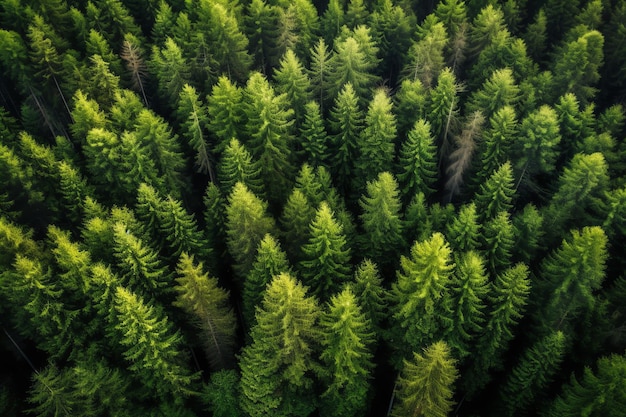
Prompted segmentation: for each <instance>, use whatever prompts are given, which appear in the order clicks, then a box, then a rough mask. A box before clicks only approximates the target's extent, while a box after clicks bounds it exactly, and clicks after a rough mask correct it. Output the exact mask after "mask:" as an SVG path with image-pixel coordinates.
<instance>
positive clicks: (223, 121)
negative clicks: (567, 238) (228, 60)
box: [207, 76, 243, 154]
mask: <svg viewBox="0 0 626 417" xmlns="http://www.w3.org/2000/svg"><path fill="white" fill-rule="evenodd" d="M242 95H243V93H242V91H241V89H240V88H239V87H237V86H236V85H235V84H233V83H232V81H231V80H230V79H229V78H228V77H226V76H221V77H219V79H218V80H217V83H216V84H215V85H214V86H213V89H212V90H211V94H210V95H209V96H208V97H207V112H208V113H209V124H208V126H207V128H208V129H209V132H211V133H212V134H213V135H214V136H215V138H216V139H217V141H216V142H215V148H214V151H215V152H216V153H217V154H221V153H222V151H223V150H224V148H225V147H226V146H227V145H228V143H229V142H230V140H231V139H232V138H239V137H241V131H242V128H241V124H242V121H243V113H242Z"/></svg>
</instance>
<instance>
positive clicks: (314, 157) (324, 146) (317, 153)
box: [299, 101, 330, 166]
mask: <svg viewBox="0 0 626 417" xmlns="http://www.w3.org/2000/svg"><path fill="white" fill-rule="evenodd" d="M303 117H304V120H303V121H302V125H301V126H300V135H299V141H300V146H301V147H302V156H303V159H304V160H306V161H307V162H308V163H310V164H311V165H313V166H322V165H325V164H326V163H327V161H328V159H329V158H330V155H329V151H328V145H329V143H328V142H329V136H328V133H327V132H326V127H325V121H324V118H323V117H322V111H321V107H320V105H319V104H318V103H317V102H316V101H309V102H308V103H306V104H305V105H304V116H303Z"/></svg>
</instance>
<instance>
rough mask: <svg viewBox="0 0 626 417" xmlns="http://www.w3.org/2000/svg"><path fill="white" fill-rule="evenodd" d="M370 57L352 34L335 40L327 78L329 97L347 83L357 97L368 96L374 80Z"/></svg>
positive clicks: (334, 95)
mask: <svg viewBox="0 0 626 417" xmlns="http://www.w3.org/2000/svg"><path fill="white" fill-rule="evenodd" d="M370 58H372V57H368V56H367V54H366V53H365V51H364V50H363V46H362V44H360V43H359V42H358V41H357V39H355V38H354V37H353V36H349V37H347V38H346V39H344V40H339V41H338V42H336V43H335V48H334V55H333V59H332V65H331V69H330V73H329V80H328V82H329V86H330V93H331V97H336V96H337V95H338V94H339V93H340V92H341V91H342V89H343V88H344V86H345V85H346V84H348V83H350V84H351V85H352V87H353V88H354V91H355V93H356V96H357V97H358V98H359V99H365V98H367V97H369V96H370V88H371V87H372V86H373V84H374V82H375V81H376V76H374V75H373V74H372V71H373V69H374V63H373V62H372V61H371V60H370Z"/></svg>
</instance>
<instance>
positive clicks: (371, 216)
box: [359, 172, 404, 265]
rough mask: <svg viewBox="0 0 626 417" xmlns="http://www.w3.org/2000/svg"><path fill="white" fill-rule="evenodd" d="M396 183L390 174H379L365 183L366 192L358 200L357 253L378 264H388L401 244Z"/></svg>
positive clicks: (401, 236) (399, 209)
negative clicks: (358, 247) (361, 231)
mask: <svg viewBox="0 0 626 417" xmlns="http://www.w3.org/2000/svg"><path fill="white" fill-rule="evenodd" d="M399 194H400V193H399V191H398V183H397V182H396V180H395V178H394V177H393V175H391V174H390V173H389V172H381V173H380V174H379V175H378V178H377V179H376V180H375V181H371V182H368V183H367V192H366V193H365V194H364V195H363V196H362V197H361V199H360V200H359V205H360V206H361V209H362V210H363V212H362V214H361V215H360V220H361V223H362V226H363V232H364V233H363V235H361V238H362V239H361V242H360V243H361V244H360V248H361V251H360V253H361V254H362V256H364V257H366V258H370V259H372V260H373V261H374V262H376V263H377V264H378V265H391V264H393V262H394V258H395V256H396V254H397V253H398V251H399V250H400V248H401V247H402V246H403V245H404V239H403V230H402V226H403V225H402V218H401V209H402V203H401V202H400V196H399Z"/></svg>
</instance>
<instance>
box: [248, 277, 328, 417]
mask: <svg viewBox="0 0 626 417" xmlns="http://www.w3.org/2000/svg"><path fill="white" fill-rule="evenodd" d="M319 316H320V310H319V307H318V306H317V302H316V301H315V299H314V298H313V297H310V296H307V295H306V287H304V286H302V284H300V283H298V282H297V281H296V280H295V279H294V278H293V277H292V276H291V275H289V274H287V273H282V274H279V275H277V276H275V277H274V279H273V280H272V282H271V283H270V284H269V285H268V287H267V290H266V291H265V295H264V296H263V303H262V305H261V307H260V308H259V310H258V312H257V324H256V325H255V326H254V327H253V328H252V330H251V337H252V343H251V344H250V345H248V346H246V347H244V348H243V351H242V353H241V358H240V362H239V363H240V367H241V399H240V401H241V407H242V409H243V410H244V412H246V413H247V414H248V415H250V416H259V417H260V416H268V415H273V416H277V417H278V416H285V417H286V416H302V415H309V414H310V413H311V412H312V411H313V410H314V408H315V406H314V402H313V398H312V397H313V396H312V393H311V388H312V386H313V380H312V378H311V371H313V370H314V369H317V366H318V365H317V364H316V362H315V361H314V352H316V351H317V344H318V340H319V337H320V331H319V328H318V324H317V321H318V318H319Z"/></svg>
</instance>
